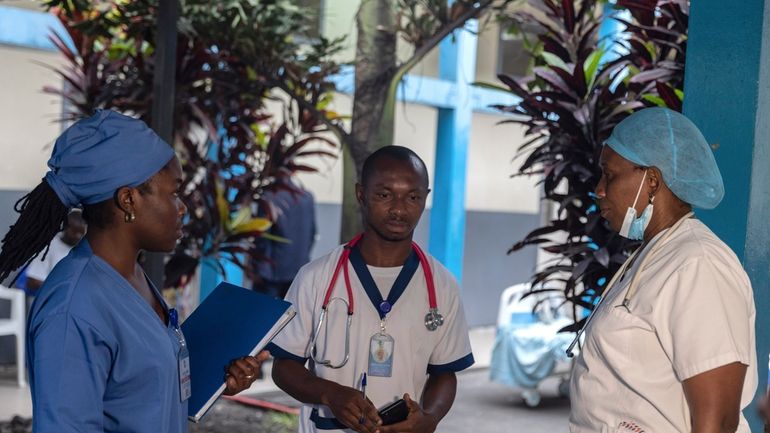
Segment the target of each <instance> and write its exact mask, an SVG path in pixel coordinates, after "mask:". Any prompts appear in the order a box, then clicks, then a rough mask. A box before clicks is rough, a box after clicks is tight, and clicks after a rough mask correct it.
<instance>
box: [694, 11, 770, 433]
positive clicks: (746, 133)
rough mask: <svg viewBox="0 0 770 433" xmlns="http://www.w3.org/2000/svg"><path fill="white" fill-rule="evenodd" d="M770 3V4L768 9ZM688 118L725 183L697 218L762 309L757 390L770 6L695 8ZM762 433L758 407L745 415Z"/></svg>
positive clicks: (765, 268) (767, 318)
mask: <svg viewBox="0 0 770 433" xmlns="http://www.w3.org/2000/svg"><path fill="white" fill-rule="evenodd" d="M768 3H770V2H768ZM684 112H685V114H686V115H687V116H689V117H690V118H691V119H692V120H693V121H694V122H695V124H696V125H698V127H699V128H700V129H701V131H703V134H704V135H705V137H706V139H707V140H708V141H709V143H711V144H712V146H713V147H715V148H716V149H715V151H714V154H715V156H716V159H717V163H718V164H719V168H720V170H721V171H722V177H723V178H724V181H725V198H724V200H723V201H722V203H721V204H720V205H719V207H717V208H716V209H714V210H712V211H698V215H699V217H700V218H701V219H702V220H703V221H704V222H705V223H706V224H708V225H709V227H711V229H712V230H714V231H715V232H716V233H717V234H718V235H719V237H720V238H722V239H723V240H724V241H725V242H726V243H727V244H728V245H729V246H730V247H731V248H732V249H733V250H734V251H735V253H736V254H737V255H738V257H739V258H740V259H741V261H742V262H743V265H744V267H745V268H746V271H747V272H748V274H749V277H750V278H751V282H752V286H753V287H754V301H755V304H756V307H757V321H756V332H757V350H758V365H757V366H751V368H758V369H759V376H760V379H759V388H758V390H757V395H761V394H762V393H764V392H765V389H766V385H765V384H766V383H767V362H768V352H770V315H768V314H767V308H768V306H769V305H770V292H768V282H769V281H770V224H769V223H768V222H770V170H769V169H768V167H770V4H766V3H765V1H764V0H744V1H742V2H741V3H740V7H738V5H737V4H734V3H731V2H725V1H724V0H698V1H697V2H692V5H691V15H690V30H689V39H688V42H687V64H686V67H685V100H684ZM745 415H746V417H747V418H748V419H749V423H750V424H751V429H752V431H755V432H759V431H762V424H761V421H760V420H759V418H758V417H757V415H756V408H755V406H754V405H752V406H750V407H749V408H748V409H747V410H746V411H745Z"/></svg>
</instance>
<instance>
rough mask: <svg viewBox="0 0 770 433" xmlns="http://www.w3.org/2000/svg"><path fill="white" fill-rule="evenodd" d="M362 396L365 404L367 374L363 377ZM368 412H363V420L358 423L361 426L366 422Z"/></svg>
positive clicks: (360, 419)
mask: <svg viewBox="0 0 770 433" xmlns="http://www.w3.org/2000/svg"><path fill="white" fill-rule="evenodd" d="M361 394H363V396H364V402H366V373H364V375H363V376H362V377H361ZM365 415H366V411H365V410H364V411H361V418H359V420H358V422H359V424H363V423H364V421H365V420H366V418H365Z"/></svg>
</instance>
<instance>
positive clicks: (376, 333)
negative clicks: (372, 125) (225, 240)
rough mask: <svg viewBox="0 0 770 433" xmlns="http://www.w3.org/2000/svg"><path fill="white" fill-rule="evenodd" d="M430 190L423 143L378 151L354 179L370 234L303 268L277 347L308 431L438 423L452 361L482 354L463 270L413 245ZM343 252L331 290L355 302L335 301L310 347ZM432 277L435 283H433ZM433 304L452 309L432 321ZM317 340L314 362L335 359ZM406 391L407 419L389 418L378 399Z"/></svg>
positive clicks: (320, 353) (427, 427) (276, 374)
mask: <svg viewBox="0 0 770 433" xmlns="http://www.w3.org/2000/svg"><path fill="white" fill-rule="evenodd" d="M429 191H430V190H429V189H428V174H427V170H426V168H425V164H424V163H423V162H422V160H421V159H420V158H419V157H418V156H417V155H416V154H415V153H414V152H412V151H411V150H409V149H407V148H404V147H399V146H387V147H384V148H382V149H379V150H378V151H376V152H374V153H373V154H372V155H371V156H370V157H369V158H368V159H367V161H366V163H365V164H364V167H363V170H362V175H361V182H360V183H359V184H357V185H356V195H357V198H358V201H359V204H360V206H361V210H362V215H363V218H364V223H365V231H364V233H363V237H362V238H361V239H360V241H358V242H357V243H356V244H355V246H353V247H352V248H349V249H347V250H346V248H348V247H344V246H340V247H338V248H336V249H334V250H333V251H332V252H331V253H329V254H328V255H326V256H324V257H321V258H320V259H318V260H315V261H313V262H311V263H309V264H308V265H306V266H305V267H303V268H302V269H301V270H300V271H299V274H298V275H297V277H296V279H295V280H294V283H293V284H292V286H291V288H290V289H289V292H288V294H287V297H286V299H287V300H289V301H290V302H292V303H293V304H294V306H295V308H296V309H297V317H296V318H295V319H294V320H293V321H291V322H290V323H289V325H287V327H286V328H285V329H284V330H283V331H282V332H281V333H280V334H279V335H278V337H276V339H275V340H274V341H273V344H272V345H271V347H270V349H271V352H272V354H273V356H274V357H275V358H276V360H275V363H274V365H273V379H274V380H275V382H276V384H278V386H280V387H281V388H282V389H283V390H284V391H286V392H287V393H289V394H290V395H292V396H293V397H295V398H296V399H298V400H299V401H301V402H303V403H305V405H304V406H303V408H302V411H301V414H300V421H299V425H300V426H299V431H300V432H301V433H309V432H315V431H318V430H323V431H336V432H343V431H344V432H350V431H357V432H375V431H379V432H381V433H395V432H404V431H414V432H428V433H429V432H433V431H435V429H436V426H437V425H438V423H439V421H440V420H441V419H442V418H443V417H444V415H446V413H447V412H448V411H449V408H450V407H451V405H452V402H453V401H454V397H455V392H456V387H457V380H456V377H455V372H457V371H460V370H463V369H465V368H467V367H469V366H471V365H472V364H473V355H472V354H471V348H470V341H469V338H468V330H467V324H466V320H465V315H464V312H463V307H462V303H461V302H460V298H459V293H458V286H457V283H456V281H455V280H454V278H453V277H452V275H451V274H450V273H449V272H448V271H447V270H446V269H445V268H444V267H443V266H442V265H441V264H440V263H439V262H438V261H436V260H435V259H433V258H432V257H430V256H427V255H426V257H424V260H421V259H420V252H421V250H419V247H413V245H412V234H413V232H414V228H415V226H416V225H417V222H418V221H419V218H420V216H421V215H422V212H423V210H424V208H425V199H426V196H427V194H428V193H429ZM346 251H347V253H348V254H349V260H343V262H342V264H343V267H342V268H343V270H341V271H339V272H337V274H338V275H339V278H337V280H336V283H335V285H334V287H333V288H332V291H331V294H330V295H329V297H330V298H341V299H343V300H345V301H346V302H347V303H348V304H349V307H348V305H346V304H345V303H344V302H342V301H339V300H331V302H329V303H328V314H327V316H326V321H325V323H324V325H323V326H322V327H321V328H320V331H319V335H317V336H316V337H317V338H316V341H315V346H313V345H312V341H313V337H314V334H315V331H316V327H317V326H318V321H319V316H320V314H321V311H322V306H323V305H324V299H325V298H326V297H327V291H328V288H329V285H330V281H331V279H332V277H333V275H334V274H335V269H336V268H337V264H338V262H339V261H340V257H341V256H342V255H343V253H345V252H346ZM426 264H427V266H428V267H429V268H430V269H429V270H427V271H428V272H426V269H425V265H426ZM345 268H347V271H346V270H345ZM345 272H348V273H349V278H346V277H345V275H344V274H345ZM431 278H432V280H433V282H434V284H433V286H434V287H435V294H433V293H431V290H430V289H429V284H428V280H429V279H431ZM346 279H349V282H350V291H351V295H348V294H347V285H346V282H345V281H346ZM432 295H435V301H431V299H432V298H434V296H432ZM431 306H435V307H436V309H437V313H438V314H440V315H441V316H443V324H441V325H438V324H436V323H433V324H432V326H429V325H431V324H426V313H428V312H429V310H430V309H431ZM349 312H352V315H351V316H350V318H351V321H352V322H351V324H350V328H349V330H348V328H347V325H346V321H347V320H348V317H349V316H348V313H349ZM434 318H435V317H434ZM439 322H440V320H439ZM347 332H349V333H350V336H349V337H350V343H349V351H348V350H347V349H346V333H347ZM312 347H315V350H316V352H315V355H314V358H315V360H316V361H328V364H331V365H328V364H324V363H322V362H316V361H314V360H313V359H310V358H311V352H312ZM308 349H311V350H308ZM348 352H349V359H348V360H347V361H346V362H344V361H345V357H346V354H347V353H348ZM306 364H307V367H306ZM343 364H344V365H343ZM334 367H338V368H334ZM364 373H367V374H368V384H367V386H366V397H364V393H363V389H362V386H361V385H362V379H363V377H364ZM402 396H403V398H404V400H405V401H406V403H407V406H408V409H409V415H408V417H407V419H406V420H405V421H402V422H399V423H396V424H392V425H389V426H383V425H381V422H382V421H381V419H380V417H379V416H378V414H377V408H381V407H382V406H384V405H386V404H388V403H391V402H393V401H394V400H397V399H399V398H401V397H402Z"/></svg>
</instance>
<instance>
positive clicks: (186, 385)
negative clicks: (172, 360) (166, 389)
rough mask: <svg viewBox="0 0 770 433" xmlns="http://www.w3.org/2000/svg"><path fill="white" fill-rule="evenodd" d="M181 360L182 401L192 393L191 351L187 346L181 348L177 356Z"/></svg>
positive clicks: (180, 386) (180, 391) (180, 389)
mask: <svg viewBox="0 0 770 433" xmlns="http://www.w3.org/2000/svg"><path fill="white" fill-rule="evenodd" d="M177 358H178V359H177V360H178V362H179V397H180V398H181V400H182V401H185V400H187V399H188V398H190V396H191V395H192V386H191V384H190V352H188V351H187V346H182V347H181V348H180V349H179V355H178V356H177Z"/></svg>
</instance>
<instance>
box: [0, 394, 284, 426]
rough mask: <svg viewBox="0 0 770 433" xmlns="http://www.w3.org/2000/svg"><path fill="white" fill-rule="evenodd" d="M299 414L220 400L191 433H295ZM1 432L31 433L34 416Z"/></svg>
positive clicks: (11, 423) (5, 423)
mask: <svg viewBox="0 0 770 433" xmlns="http://www.w3.org/2000/svg"><path fill="white" fill-rule="evenodd" d="M296 431H297V416H296V415H290V414H285V413H281V412H275V411H271V410H266V409H259V408H254V407H250V406H246V405H242V404H240V403H235V402H231V401H227V400H220V401H218V402H217V403H216V404H215V405H214V406H213V407H212V408H211V411H210V412H209V413H208V414H207V415H206V417H205V418H204V419H203V421H202V422H200V423H199V424H193V423H190V425H189V433H294V432H296ZM0 433H32V419H31V418H22V417H14V418H13V419H11V420H5V421H0Z"/></svg>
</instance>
